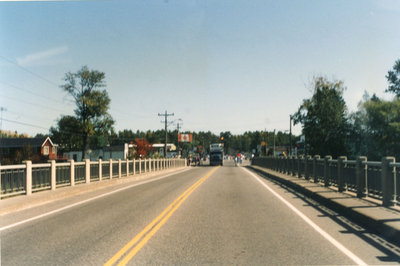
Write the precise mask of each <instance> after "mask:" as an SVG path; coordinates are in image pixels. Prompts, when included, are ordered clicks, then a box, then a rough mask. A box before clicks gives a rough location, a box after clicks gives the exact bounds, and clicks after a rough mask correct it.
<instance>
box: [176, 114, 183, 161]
mask: <svg viewBox="0 0 400 266" xmlns="http://www.w3.org/2000/svg"><path fill="white" fill-rule="evenodd" d="M179 122H181V123H179ZM176 128H177V130H178V145H177V147H178V158H180V157H181V151H180V150H179V129H181V128H182V119H180V118H179V119H178V123H177V125H176Z"/></svg>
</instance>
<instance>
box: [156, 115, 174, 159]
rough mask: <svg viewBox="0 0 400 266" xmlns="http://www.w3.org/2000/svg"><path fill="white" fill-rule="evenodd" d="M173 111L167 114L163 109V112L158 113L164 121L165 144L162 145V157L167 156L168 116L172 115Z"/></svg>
mask: <svg viewBox="0 0 400 266" xmlns="http://www.w3.org/2000/svg"><path fill="white" fill-rule="evenodd" d="M173 115H174V113H172V114H168V113H167V111H165V114H160V113H158V116H164V122H165V145H164V157H165V158H167V141H168V116H173Z"/></svg>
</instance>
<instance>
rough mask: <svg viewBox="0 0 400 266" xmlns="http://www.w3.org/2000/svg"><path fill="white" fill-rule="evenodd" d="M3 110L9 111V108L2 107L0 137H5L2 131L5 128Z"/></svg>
mask: <svg viewBox="0 0 400 266" xmlns="http://www.w3.org/2000/svg"><path fill="white" fill-rule="evenodd" d="M3 111H7V108H5V107H2V106H1V107H0V113H1V114H0V139H1V138H2V137H3V133H2V130H3Z"/></svg>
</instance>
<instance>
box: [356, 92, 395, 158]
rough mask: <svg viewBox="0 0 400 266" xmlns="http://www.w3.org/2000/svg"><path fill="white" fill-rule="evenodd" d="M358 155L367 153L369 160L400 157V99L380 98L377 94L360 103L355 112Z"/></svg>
mask: <svg viewBox="0 0 400 266" xmlns="http://www.w3.org/2000/svg"><path fill="white" fill-rule="evenodd" d="M354 116H355V119H354V121H355V122H356V123H355V124H354V125H355V126H354V127H355V128H356V130H357V131H356V132H357V135H356V138H357V139H360V140H361V143H357V145H356V149H355V151H356V155H365V156H367V157H368V159H369V160H380V159H381V158H382V157H383V156H395V157H396V158H397V159H398V158H399V157H400V142H399V138H400V122H399V121H400V99H399V98H397V97H396V98H395V99H393V100H392V101H385V100H382V99H379V98H378V97H376V96H375V95H374V96H372V98H371V99H366V100H365V101H363V102H362V103H361V104H360V105H359V110H358V111H357V113H356V114H354Z"/></svg>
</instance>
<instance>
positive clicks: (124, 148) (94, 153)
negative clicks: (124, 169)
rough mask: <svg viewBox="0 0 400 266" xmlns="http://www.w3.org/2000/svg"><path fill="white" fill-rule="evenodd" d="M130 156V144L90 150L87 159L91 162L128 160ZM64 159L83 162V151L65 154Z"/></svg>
mask: <svg viewBox="0 0 400 266" xmlns="http://www.w3.org/2000/svg"><path fill="white" fill-rule="evenodd" d="M127 156H128V144H127V143H125V144H124V145H117V146H107V147H104V148H100V149H93V150H92V149H89V150H88V151H87V153H86V158H87V159H90V160H91V161H97V160H99V159H102V160H109V159H114V160H118V159H121V160H126V158H127ZM64 157H67V158H69V159H71V160H74V161H76V162H80V161H82V159H83V158H82V151H70V152H65V153H64Z"/></svg>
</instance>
